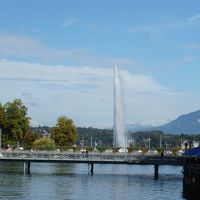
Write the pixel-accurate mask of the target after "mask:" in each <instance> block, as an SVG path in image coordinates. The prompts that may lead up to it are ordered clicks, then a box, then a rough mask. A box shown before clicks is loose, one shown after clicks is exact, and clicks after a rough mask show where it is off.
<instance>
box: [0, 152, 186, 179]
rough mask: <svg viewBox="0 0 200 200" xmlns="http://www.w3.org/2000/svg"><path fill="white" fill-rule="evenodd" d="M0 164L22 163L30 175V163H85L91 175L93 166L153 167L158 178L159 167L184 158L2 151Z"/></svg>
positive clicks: (154, 155) (180, 163) (133, 154)
mask: <svg viewBox="0 0 200 200" xmlns="http://www.w3.org/2000/svg"><path fill="white" fill-rule="evenodd" d="M0 162H23V163H24V172H25V173H27V174H29V173H30V163H31V162H46V163H87V164H88V169H89V172H90V173H91V174H93V170H94V164H129V165H154V175H155V177H157V176H158V169H159V165H176V166H183V165H184V163H185V157H184V156H173V155H165V156H164V157H161V156H160V155H159V154H140V153H126V152H124V153H106V152H104V153H99V152H89V153H82V152H54V151H49V152H48V151H33V152H32V151H12V152H8V151H2V152H0Z"/></svg>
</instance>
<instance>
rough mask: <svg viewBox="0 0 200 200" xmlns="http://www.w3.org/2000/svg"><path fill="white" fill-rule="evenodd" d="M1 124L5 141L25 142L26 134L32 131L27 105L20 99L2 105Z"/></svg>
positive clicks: (0, 109)
mask: <svg viewBox="0 0 200 200" xmlns="http://www.w3.org/2000/svg"><path fill="white" fill-rule="evenodd" d="M0 125H1V126H2V129H3V138H2V140H3V142H4V143H7V142H8V141H11V142H12V143H16V144H17V143H18V142H20V143H23V140H24V137H25V135H27V134H29V132H30V118H29V117H27V107H26V106H25V105H23V103H22V101H21V100H20V99H15V100H14V101H13V102H8V103H6V104H5V105H4V106H3V107H2V105H1V106H0Z"/></svg>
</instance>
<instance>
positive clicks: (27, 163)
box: [24, 162, 31, 174]
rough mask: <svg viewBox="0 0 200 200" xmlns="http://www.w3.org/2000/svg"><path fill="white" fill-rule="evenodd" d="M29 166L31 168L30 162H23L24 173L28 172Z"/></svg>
mask: <svg viewBox="0 0 200 200" xmlns="http://www.w3.org/2000/svg"><path fill="white" fill-rule="evenodd" d="M30 168H31V163H30V162H24V173H25V174H30Z"/></svg>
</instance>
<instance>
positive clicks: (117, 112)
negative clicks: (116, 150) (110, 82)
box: [113, 65, 126, 148]
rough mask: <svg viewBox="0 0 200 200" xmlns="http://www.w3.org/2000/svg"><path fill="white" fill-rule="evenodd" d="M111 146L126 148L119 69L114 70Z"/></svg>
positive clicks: (116, 67)
mask: <svg viewBox="0 0 200 200" xmlns="http://www.w3.org/2000/svg"><path fill="white" fill-rule="evenodd" d="M113 146H114V147H121V148H126V134H125V125H124V110H123V102H122V94H121V79H120V75H119V69H118V66H117V65H116V66H115V68H114V138H113Z"/></svg>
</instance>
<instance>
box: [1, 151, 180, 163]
mask: <svg viewBox="0 0 200 200" xmlns="http://www.w3.org/2000/svg"><path fill="white" fill-rule="evenodd" d="M162 159H163V158H161V156H160V155H159V154H154V155H147V154H140V153H106V152H104V153H99V152H89V153H85V152H84V153H82V152H55V151H49V152H48V151H12V152H8V151H2V152H0V160H27V161H28V160H37V161H41V160H47V161H105V162H109V161H113V162H120V161H121V162H125V161H126V162H134V163H137V162H143V161H145V162H152V163H153V162H154V161H155V162H156V161H158V160H162ZM166 159H167V160H168V161H169V162H174V160H175V159H177V158H176V157H174V156H166V157H165V160H166Z"/></svg>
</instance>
